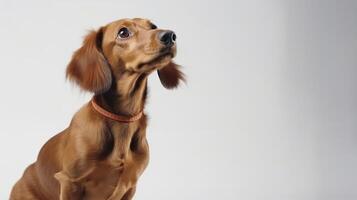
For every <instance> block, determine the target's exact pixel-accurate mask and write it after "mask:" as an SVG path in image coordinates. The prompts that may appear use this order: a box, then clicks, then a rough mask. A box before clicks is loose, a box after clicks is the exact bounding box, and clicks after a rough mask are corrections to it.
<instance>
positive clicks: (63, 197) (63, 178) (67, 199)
mask: <svg viewBox="0 0 357 200" xmlns="http://www.w3.org/2000/svg"><path fill="white" fill-rule="evenodd" d="M54 177H55V178H56V179H57V180H58V182H59V183H60V198H59V199H60V200H80V199H82V196H83V194H84V192H83V191H84V190H83V188H82V186H81V185H80V184H79V183H76V182H75V181H74V180H72V179H71V178H70V177H69V176H68V175H67V174H66V173H64V172H62V171H61V172H58V173H56V174H55V175H54Z"/></svg>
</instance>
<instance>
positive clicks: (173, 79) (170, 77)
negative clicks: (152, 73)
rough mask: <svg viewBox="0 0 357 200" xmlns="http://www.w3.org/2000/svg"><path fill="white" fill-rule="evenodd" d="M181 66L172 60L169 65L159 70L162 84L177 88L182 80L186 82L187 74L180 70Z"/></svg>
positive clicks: (166, 86) (169, 87)
mask: <svg viewBox="0 0 357 200" xmlns="http://www.w3.org/2000/svg"><path fill="white" fill-rule="evenodd" d="M179 68H180V66H179V65H177V64H175V63H173V62H170V63H169V64H168V65H167V66H165V67H163V68H162V69H159V70H157V74H158V75H159V78H160V81H161V84H162V85H163V86H164V87H165V88H167V89H173V88H176V87H177V86H178V85H179V83H180V81H183V82H185V75H184V74H183V73H182V72H181V71H180V70H179Z"/></svg>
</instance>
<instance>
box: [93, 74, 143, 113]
mask: <svg viewBox="0 0 357 200" xmlns="http://www.w3.org/2000/svg"><path fill="white" fill-rule="evenodd" d="M147 76H148V74H145V73H133V72H122V73H121V74H120V75H117V76H116V77H114V78H115V81H114V82H113V84H112V87H111V88H110V89H109V90H108V91H107V92H105V93H103V94H100V95H97V96H96V101H97V103H98V104H99V105H100V106H101V107H103V108H104V109H106V110H107V111H109V112H112V113H115V114H118V115H125V116H133V115H136V114H137V113H139V112H140V111H142V110H144V106H145V101H146V96H147Z"/></svg>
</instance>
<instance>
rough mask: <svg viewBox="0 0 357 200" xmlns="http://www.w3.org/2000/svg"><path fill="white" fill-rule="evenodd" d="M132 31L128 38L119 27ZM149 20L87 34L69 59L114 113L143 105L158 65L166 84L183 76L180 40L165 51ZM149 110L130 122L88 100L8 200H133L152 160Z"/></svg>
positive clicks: (75, 74) (73, 76) (71, 73)
mask: <svg viewBox="0 0 357 200" xmlns="http://www.w3.org/2000/svg"><path fill="white" fill-rule="evenodd" d="M122 27H127V28H129V29H130V31H132V34H133V35H132V36H131V37H130V38H128V39H120V38H118V36H117V35H118V31H119V30H120V29H121V28H122ZM152 27H153V25H152V23H151V22H150V21H149V20H146V19H138V18H136V19H123V20H118V21H115V22H112V23H110V24H108V25H106V26H104V27H102V28H100V29H99V30H98V31H92V32H90V33H89V34H88V35H87V36H86V37H85V39H84V42H83V46H82V47H81V48H79V49H78V50H77V51H76V52H75V53H74V55H73V57H72V60H71V61H70V63H69V65H68V67H67V71H66V75H67V78H68V79H69V80H72V81H73V82H75V83H76V84H78V85H79V86H80V87H81V88H82V89H83V90H85V91H90V92H93V93H94V94H95V95H94V97H93V98H94V99H95V100H96V102H97V103H98V104H99V105H100V106H101V107H103V108H104V109H106V110H107V111H110V112H112V113H115V114H118V115H125V116H132V115H135V114H136V113H138V112H140V111H142V110H144V106H145V100H146V94H147V76H148V75H149V74H150V73H151V72H153V71H155V70H157V71H158V74H159V77H160V80H161V82H162V84H163V85H164V86H165V87H166V88H174V87H176V86H177V85H178V84H179V81H180V80H184V77H183V74H182V73H181V72H180V71H179V70H178V66H177V65H176V64H174V63H173V62H172V58H173V57H174V56H175V54H176V45H174V46H172V47H171V48H170V49H169V50H167V51H165V52H164V53H163V51H162V49H163V47H162V44H161V43H160V41H159V40H158V39H157V37H156V35H158V33H160V31H163V30H161V29H153V28H152ZM146 123H147V120H146V115H145V114H144V115H143V117H142V118H140V119H139V120H138V121H135V122H132V123H121V122H117V121H113V120H111V119H109V118H106V117H104V116H103V115H101V114H100V113H98V112H97V111H95V110H94V109H93V107H92V106H91V104H90V103H87V104H85V105H84V106H83V107H82V108H81V109H80V110H79V111H78V112H77V113H76V114H75V115H74V117H73V119H72V121H71V123H70V125H69V127H68V128H66V129H65V130H64V131H62V132H61V133H59V134H57V135H55V136H54V137H52V138H51V139H50V140H49V141H48V142H47V143H46V144H45V145H44V146H43V147H42V149H41V151H40V153H39V155H38V159H37V161H36V162H35V163H33V164H32V165H30V166H29V167H28V168H27V169H26V170H25V172H24V174H23V176H22V178H21V179H20V180H19V181H18V182H17V183H16V184H15V186H14V187H13V190H12V192H11V195H10V199H11V200H27V199H36V200H48V199H51V200H58V199H59V200H76V199H86V200H102V199H103V200H104V199H107V200H130V199H132V197H133V196H134V194H135V190H136V183H137V180H138V178H139V177H140V175H141V174H142V173H143V171H144V169H145V168H146V166H147V164H148V160H149V150H148V143H147V140H146V126H147V124H146Z"/></svg>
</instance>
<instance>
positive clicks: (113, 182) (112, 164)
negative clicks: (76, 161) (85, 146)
mask: <svg viewBox="0 0 357 200" xmlns="http://www.w3.org/2000/svg"><path fill="white" fill-rule="evenodd" d="M110 130H111V134H112V136H113V137H112V138H107V139H106V143H107V144H105V145H108V146H111V147H108V148H111V151H109V150H107V149H105V148H103V151H108V152H106V153H105V154H107V155H106V157H105V158H104V159H103V160H102V161H100V162H99V163H98V164H97V165H96V167H95V168H94V169H93V171H92V173H91V174H90V176H89V177H88V182H87V183H86V186H85V187H86V193H87V194H88V196H91V195H94V196H95V194H97V193H98V192H100V193H102V194H103V191H105V193H107V194H111V193H112V192H113V191H114V189H115V188H118V187H119V188H122V190H129V189H130V188H133V187H135V185H136V183H137V180H138V178H139V177H140V175H141V174H142V173H143V171H144V169H145V168H146V166H147V164H148V158H149V156H148V155H149V152H148V145H147V141H146V137H145V127H144V128H143V127H139V126H137V125H135V124H128V125H124V126H123V125H122V124H119V125H116V124H114V125H112V126H111V128H110Z"/></svg>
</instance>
